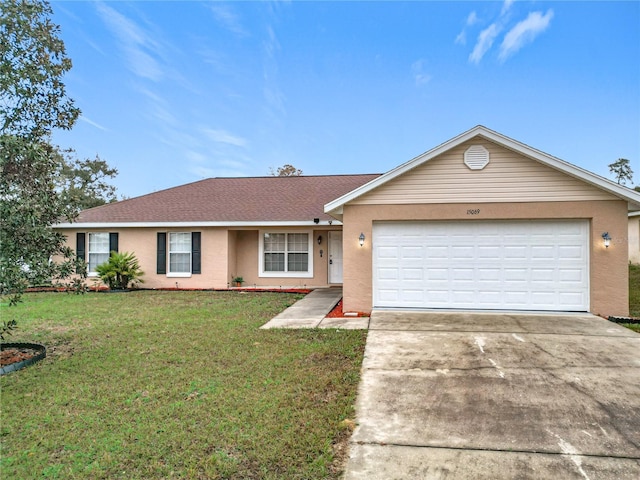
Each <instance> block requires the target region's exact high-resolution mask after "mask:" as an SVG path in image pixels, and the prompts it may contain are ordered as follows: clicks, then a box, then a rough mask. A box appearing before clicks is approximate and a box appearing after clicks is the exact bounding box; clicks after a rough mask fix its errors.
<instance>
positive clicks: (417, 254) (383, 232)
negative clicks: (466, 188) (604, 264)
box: [373, 220, 589, 311]
mask: <svg viewBox="0 0 640 480" xmlns="http://www.w3.org/2000/svg"><path fill="white" fill-rule="evenodd" d="M373 261H374V306H376V307H403V306H407V307H423V308H486V309H521V310H573V311H586V310H588V307H589V289H588V287H589V286H588V282H589V275H588V223H587V222H586V221H579V220H575V221H487V222H483V221H468V222H388V223H386V222H385V223H375V224H374V229H373Z"/></svg>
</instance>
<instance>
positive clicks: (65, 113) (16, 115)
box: [0, 0, 80, 140]
mask: <svg viewBox="0 0 640 480" xmlns="http://www.w3.org/2000/svg"><path fill="white" fill-rule="evenodd" d="M52 13H53V12H52V10H51V6H50V5H49V4H48V3H47V2H45V1H40V0H5V1H3V2H1V3H0V38H2V42H0V119H1V120H0V134H10V135H16V136H19V137H27V138H31V139H33V140H39V139H42V138H43V137H46V136H47V135H48V134H49V133H51V131H52V130H53V129H56V128H61V129H64V130H69V129H70V128H71V127H72V126H73V124H74V123H75V121H76V119H77V118H78V116H79V115H80V110H79V109H78V108H77V107H76V106H75V105H74V103H73V100H72V99H71V98H69V97H67V94H66V91H65V85H64V83H62V77H63V76H64V74H65V73H66V72H68V71H69V70H70V69H71V59H69V58H68V57H67V55H66V51H65V47H64V43H63V42H62V40H61V39H60V38H58V34H59V31H60V27H58V26H57V25H55V24H54V23H52V22H51V20H50V19H49V17H50V16H51V15H52Z"/></svg>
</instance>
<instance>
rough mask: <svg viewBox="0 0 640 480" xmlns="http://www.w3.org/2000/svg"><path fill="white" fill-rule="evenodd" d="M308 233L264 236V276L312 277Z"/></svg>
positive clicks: (268, 234)
mask: <svg viewBox="0 0 640 480" xmlns="http://www.w3.org/2000/svg"><path fill="white" fill-rule="evenodd" d="M309 238H310V236H309V234H308V233H280V232H277V233H271V232H264V233H263V234H262V245H261V246H262V258H261V264H262V265H261V267H262V268H261V270H262V271H261V274H262V276H271V277H277V276H290V277H309V276H311V275H312V268H311V256H310V255H309V253H310V251H311V247H310V245H309Z"/></svg>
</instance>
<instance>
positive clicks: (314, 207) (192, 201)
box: [76, 174, 380, 223]
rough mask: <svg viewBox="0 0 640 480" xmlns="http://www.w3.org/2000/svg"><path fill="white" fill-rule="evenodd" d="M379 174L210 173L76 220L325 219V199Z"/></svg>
mask: <svg viewBox="0 0 640 480" xmlns="http://www.w3.org/2000/svg"><path fill="white" fill-rule="evenodd" d="M379 176H380V175H379V174H363V175H327V176H292V177H238V178H209V179H206V180H201V181H198V182H194V183H188V184H186V185H181V186H179V187H173V188H169V189H167V190H162V191H159V192H155V193H150V194H147V195H143V196H140V197H136V198H131V199H128V200H122V201H120V202H116V203H111V204H107V205H102V206H100V207H95V208H91V209H88V210H84V211H83V212H81V213H80V216H79V217H78V218H77V220H76V223H128V222H286V221H311V220H313V219H314V218H319V219H320V220H329V219H331V217H330V216H329V215H326V214H325V213H324V205H325V204H326V203H328V202H330V201H331V200H335V199H336V198H338V197H340V196H342V195H344V194H345V193H348V192H350V191H351V190H353V189H355V188H357V187H360V186H362V185H364V184H365V183H367V182H370V181H371V180H373V179H375V178H377V177H379Z"/></svg>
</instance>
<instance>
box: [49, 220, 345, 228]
mask: <svg viewBox="0 0 640 480" xmlns="http://www.w3.org/2000/svg"><path fill="white" fill-rule="evenodd" d="M320 226H327V227H331V226H342V222H339V221H337V220H324V221H321V222H320V223H315V222H313V220H311V221H302V220H300V221H298V220H295V221H286V222H242V221H238V222H87V223H82V222H78V223H58V224H56V225H53V228H65V229H66V228H74V229H75V228H198V227H285V228H286V227H311V228H317V227H320Z"/></svg>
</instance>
